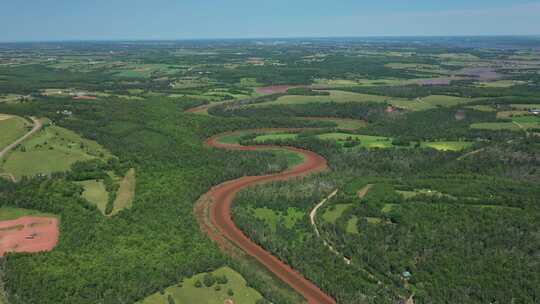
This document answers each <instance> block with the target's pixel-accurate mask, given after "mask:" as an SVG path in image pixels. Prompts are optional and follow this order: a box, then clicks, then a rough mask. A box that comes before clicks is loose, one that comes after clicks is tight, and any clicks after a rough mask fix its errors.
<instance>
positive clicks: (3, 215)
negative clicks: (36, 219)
mask: <svg viewBox="0 0 540 304" xmlns="http://www.w3.org/2000/svg"><path fill="white" fill-rule="evenodd" d="M23 216H48V217H50V216H55V215H54V214H50V213H43V212H39V211H36V210H29V209H23V208H10V207H3V208H0V221H9V220H15V219H18V218H20V217H23Z"/></svg>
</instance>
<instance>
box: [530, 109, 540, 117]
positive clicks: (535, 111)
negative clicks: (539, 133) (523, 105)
mask: <svg viewBox="0 0 540 304" xmlns="http://www.w3.org/2000/svg"><path fill="white" fill-rule="evenodd" d="M529 113H530V114H532V115H538V116H540V109H529Z"/></svg>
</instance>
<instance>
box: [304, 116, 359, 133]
mask: <svg viewBox="0 0 540 304" xmlns="http://www.w3.org/2000/svg"><path fill="white" fill-rule="evenodd" d="M300 119H302V120H310V121H323V122H333V123H335V124H336V128H338V129H342V130H358V129H361V128H364V127H366V126H367V122H365V121H363V120H358V119H346V118H327V117H305V118H300Z"/></svg>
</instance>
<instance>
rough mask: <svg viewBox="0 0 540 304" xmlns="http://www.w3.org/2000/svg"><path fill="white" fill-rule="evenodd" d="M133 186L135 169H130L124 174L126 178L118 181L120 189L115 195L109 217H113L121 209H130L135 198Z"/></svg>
mask: <svg viewBox="0 0 540 304" xmlns="http://www.w3.org/2000/svg"><path fill="white" fill-rule="evenodd" d="M135 184H136V177H135V169H133V168H131V169H129V170H128V172H127V173H126V176H124V178H123V179H122V180H121V181H120V188H119V189H118V193H117V194H116V199H115V200H114V208H113V210H112V212H111V215H115V214H117V213H118V212H120V211H121V210H123V209H126V208H131V206H132V205H133V199H134V198H135Z"/></svg>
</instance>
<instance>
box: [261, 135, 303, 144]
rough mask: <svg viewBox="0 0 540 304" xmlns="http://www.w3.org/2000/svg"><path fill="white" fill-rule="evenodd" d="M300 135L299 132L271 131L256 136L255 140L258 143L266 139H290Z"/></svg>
mask: <svg viewBox="0 0 540 304" xmlns="http://www.w3.org/2000/svg"><path fill="white" fill-rule="evenodd" d="M297 137H298V134H295V133H270V134H263V135H259V136H257V137H255V139H254V141H256V142H258V143H262V142H265V141H271V140H288V139H296V138H297Z"/></svg>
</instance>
